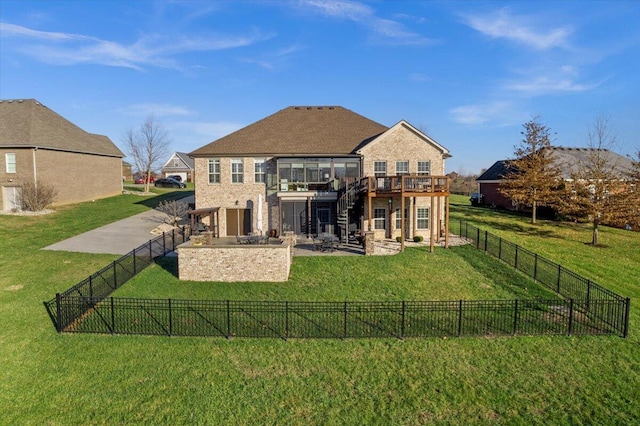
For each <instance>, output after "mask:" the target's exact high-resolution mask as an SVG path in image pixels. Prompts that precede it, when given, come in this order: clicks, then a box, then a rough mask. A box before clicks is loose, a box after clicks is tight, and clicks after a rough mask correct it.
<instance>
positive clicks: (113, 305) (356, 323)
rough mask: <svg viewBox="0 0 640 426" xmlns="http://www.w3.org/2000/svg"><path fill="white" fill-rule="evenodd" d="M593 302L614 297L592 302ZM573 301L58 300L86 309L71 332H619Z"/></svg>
mask: <svg viewBox="0 0 640 426" xmlns="http://www.w3.org/2000/svg"><path fill="white" fill-rule="evenodd" d="M593 303H594V305H595V306H597V307H598V308H602V309H607V308H610V307H611V306H610V305H611V304H612V302H611V301H607V300H596V301H593ZM578 305H579V303H578V302H576V301H574V300H569V301H567V300H563V299H558V300H492V301H487V300H482V301H469V300H458V301H431V302H428V301H416V302H409V301H398V302H286V301H284V302H279V301H263V302H255V301H230V300H226V301H225V300H177V299H129V298H113V297H110V298H107V299H102V300H97V299H90V298H86V297H66V298H64V299H62V298H61V299H60V309H61V310H62V311H63V312H66V311H69V312H79V311H83V312H89V311H91V314H90V315H87V316H86V317H85V318H83V319H82V320H81V321H77V322H75V323H73V324H70V325H69V326H68V327H66V328H65V329H64V331H65V332H72V333H111V334H144V335H164V336H211V337H226V338H230V337H271V338H282V339H288V338H341V339H344V338H372V337H378V338H380V337H396V338H409V337H442V336H452V337H453V336H486V335H496V336H497V335H515V334H524V335H534V334H535V335H542V334H548V335H558V334H564V335H580V334H617V330H615V329H614V328H613V327H611V326H610V325H608V324H606V323H604V322H602V321H600V320H598V319H597V318H593V317H589V316H587V315H584V313H583V312H581V311H579V310H577V309H576V307H577V306H578Z"/></svg>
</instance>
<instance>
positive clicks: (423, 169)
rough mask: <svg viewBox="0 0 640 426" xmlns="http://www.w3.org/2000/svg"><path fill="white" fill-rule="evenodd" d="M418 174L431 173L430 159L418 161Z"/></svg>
mask: <svg viewBox="0 0 640 426" xmlns="http://www.w3.org/2000/svg"><path fill="white" fill-rule="evenodd" d="M418 174H419V175H429V174H431V161H418Z"/></svg>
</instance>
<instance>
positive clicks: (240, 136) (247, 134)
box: [189, 106, 387, 157]
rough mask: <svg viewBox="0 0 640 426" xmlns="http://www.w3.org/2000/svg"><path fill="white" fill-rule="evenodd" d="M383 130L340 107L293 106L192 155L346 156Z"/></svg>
mask: <svg viewBox="0 0 640 426" xmlns="http://www.w3.org/2000/svg"><path fill="white" fill-rule="evenodd" d="M386 130H387V127H386V126H383V125H382V124H379V123H376V122H375V121H372V120H370V119H368V118H366V117H363V116H361V115H359V114H356V113H355V112H353V111H350V110H348V109H346V108H343V107H340V106H315V107H310V106H309V107H302V106H292V107H288V108H285V109H283V110H280V111H278V112H276V113H275V114H272V115H270V116H268V117H266V118H263V119H262V120H259V121H256V122H255V123H253V124H250V125H248V126H246V127H244V128H242V129H240V130H238V131H236V132H233V133H231V134H229V135H227V136H225V137H222V138H220V139H218V140H216V141H214V142H211V143H210V144H208V145H205V146H203V147H201V148H199V149H197V150H195V151H193V152H191V153H189V155H190V156H194V157H204V156H211V155H222V156H230V155H288V156H296V155H298V156H300V155H302V156H304V155H349V154H354V153H355V150H356V149H357V148H358V146H359V145H360V144H361V143H362V142H363V141H364V140H367V139H370V138H372V137H375V136H377V135H379V134H381V133H383V132H384V131H386Z"/></svg>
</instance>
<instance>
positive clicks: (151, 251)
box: [147, 240, 153, 262]
mask: <svg viewBox="0 0 640 426" xmlns="http://www.w3.org/2000/svg"><path fill="white" fill-rule="evenodd" d="M152 241H153V240H149V242H148V243H147V244H149V262H152V261H153V248H152V247H151V246H152V245H153V242H152Z"/></svg>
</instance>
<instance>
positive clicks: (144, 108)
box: [118, 103, 193, 117]
mask: <svg viewBox="0 0 640 426" xmlns="http://www.w3.org/2000/svg"><path fill="white" fill-rule="evenodd" d="M118 112H120V113H122V114H125V115H132V116H148V115H154V116H156V117H169V116H184V115H193V112H191V111H190V110H189V109H188V108H186V107H183V106H178V105H170V104H154V103H140V104H134V105H129V106H128V107H125V108H121V109H119V110H118Z"/></svg>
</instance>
